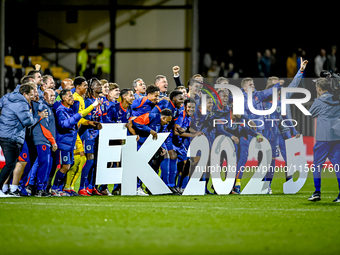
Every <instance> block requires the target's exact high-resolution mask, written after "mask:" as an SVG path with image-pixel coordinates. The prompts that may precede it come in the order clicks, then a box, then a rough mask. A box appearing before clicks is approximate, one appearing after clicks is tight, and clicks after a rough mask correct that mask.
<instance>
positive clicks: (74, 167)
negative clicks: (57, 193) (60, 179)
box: [64, 155, 80, 190]
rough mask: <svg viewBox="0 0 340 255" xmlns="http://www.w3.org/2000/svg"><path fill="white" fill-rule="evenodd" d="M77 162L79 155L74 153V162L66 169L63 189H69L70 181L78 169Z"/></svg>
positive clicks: (78, 162) (78, 161)
mask: <svg viewBox="0 0 340 255" xmlns="http://www.w3.org/2000/svg"><path fill="white" fill-rule="evenodd" d="M79 164H80V155H75V156H74V163H73V165H72V166H71V168H70V170H68V172H67V174H66V182H65V187H64V189H66V190H70V189H71V182H72V180H73V178H74V176H75V174H76V172H77V171H78V167H79Z"/></svg>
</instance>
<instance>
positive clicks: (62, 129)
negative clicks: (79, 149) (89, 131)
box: [56, 101, 81, 152]
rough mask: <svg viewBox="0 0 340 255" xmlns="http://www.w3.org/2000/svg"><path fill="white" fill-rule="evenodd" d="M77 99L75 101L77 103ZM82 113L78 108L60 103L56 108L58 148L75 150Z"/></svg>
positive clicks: (68, 150) (69, 150)
mask: <svg viewBox="0 0 340 255" xmlns="http://www.w3.org/2000/svg"><path fill="white" fill-rule="evenodd" d="M76 102H77V101H75V102H74V103H76ZM80 119H81V115H80V114H79V113H78V111H77V110H75V109H74V108H73V107H72V108H67V107H65V106H64V105H63V104H61V103H60V105H59V107H58V108H57V109H56V127H57V135H56V136H57V145H58V150H62V151H67V152H73V149H74V146H75V143H76V140H77V131H78V125H77V124H78V121H79V120H80Z"/></svg>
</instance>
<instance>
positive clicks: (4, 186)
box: [2, 184, 9, 193]
mask: <svg viewBox="0 0 340 255" xmlns="http://www.w3.org/2000/svg"><path fill="white" fill-rule="evenodd" d="M8 190H9V185H8V184H4V185H3V186H2V192H3V193H5V192H7V191H8Z"/></svg>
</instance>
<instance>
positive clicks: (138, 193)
mask: <svg viewBox="0 0 340 255" xmlns="http://www.w3.org/2000/svg"><path fill="white" fill-rule="evenodd" d="M148 195H149V194H146V193H145V192H144V190H143V189H142V187H139V188H138V189H137V196H148Z"/></svg>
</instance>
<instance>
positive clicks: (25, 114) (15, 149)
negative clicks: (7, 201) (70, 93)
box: [0, 85, 48, 197]
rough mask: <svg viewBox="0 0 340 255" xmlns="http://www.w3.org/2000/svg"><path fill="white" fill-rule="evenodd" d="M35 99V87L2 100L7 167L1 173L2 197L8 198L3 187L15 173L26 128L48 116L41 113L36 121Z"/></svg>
mask: <svg viewBox="0 0 340 255" xmlns="http://www.w3.org/2000/svg"><path fill="white" fill-rule="evenodd" d="M33 99H34V91H33V87H32V86H30V85H22V86H20V89H19V92H13V93H10V94H8V96H4V97H2V98H1V99H0V111H1V116H0V146H1V148H2V151H3V153H4V157H5V161H6V165H5V166H4V168H3V169H2V171H1V173H0V197H6V195H5V194H4V193H3V192H2V191H1V190H2V185H3V184H4V182H5V181H6V179H7V178H8V177H9V176H10V174H11V173H12V172H13V170H14V168H15V165H16V163H17V161H18V157H19V154H20V151H21V149H22V146H23V144H24V140H25V133H26V127H29V126H32V125H34V124H36V123H37V122H38V121H39V120H41V119H42V118H46V117H47V116H48V113H47V111H43V112H39V113H38V117H37V118H36V119H34V118H33V115H32V112H31V105H30V104H31V101H32V100H33Z"/></svg>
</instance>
